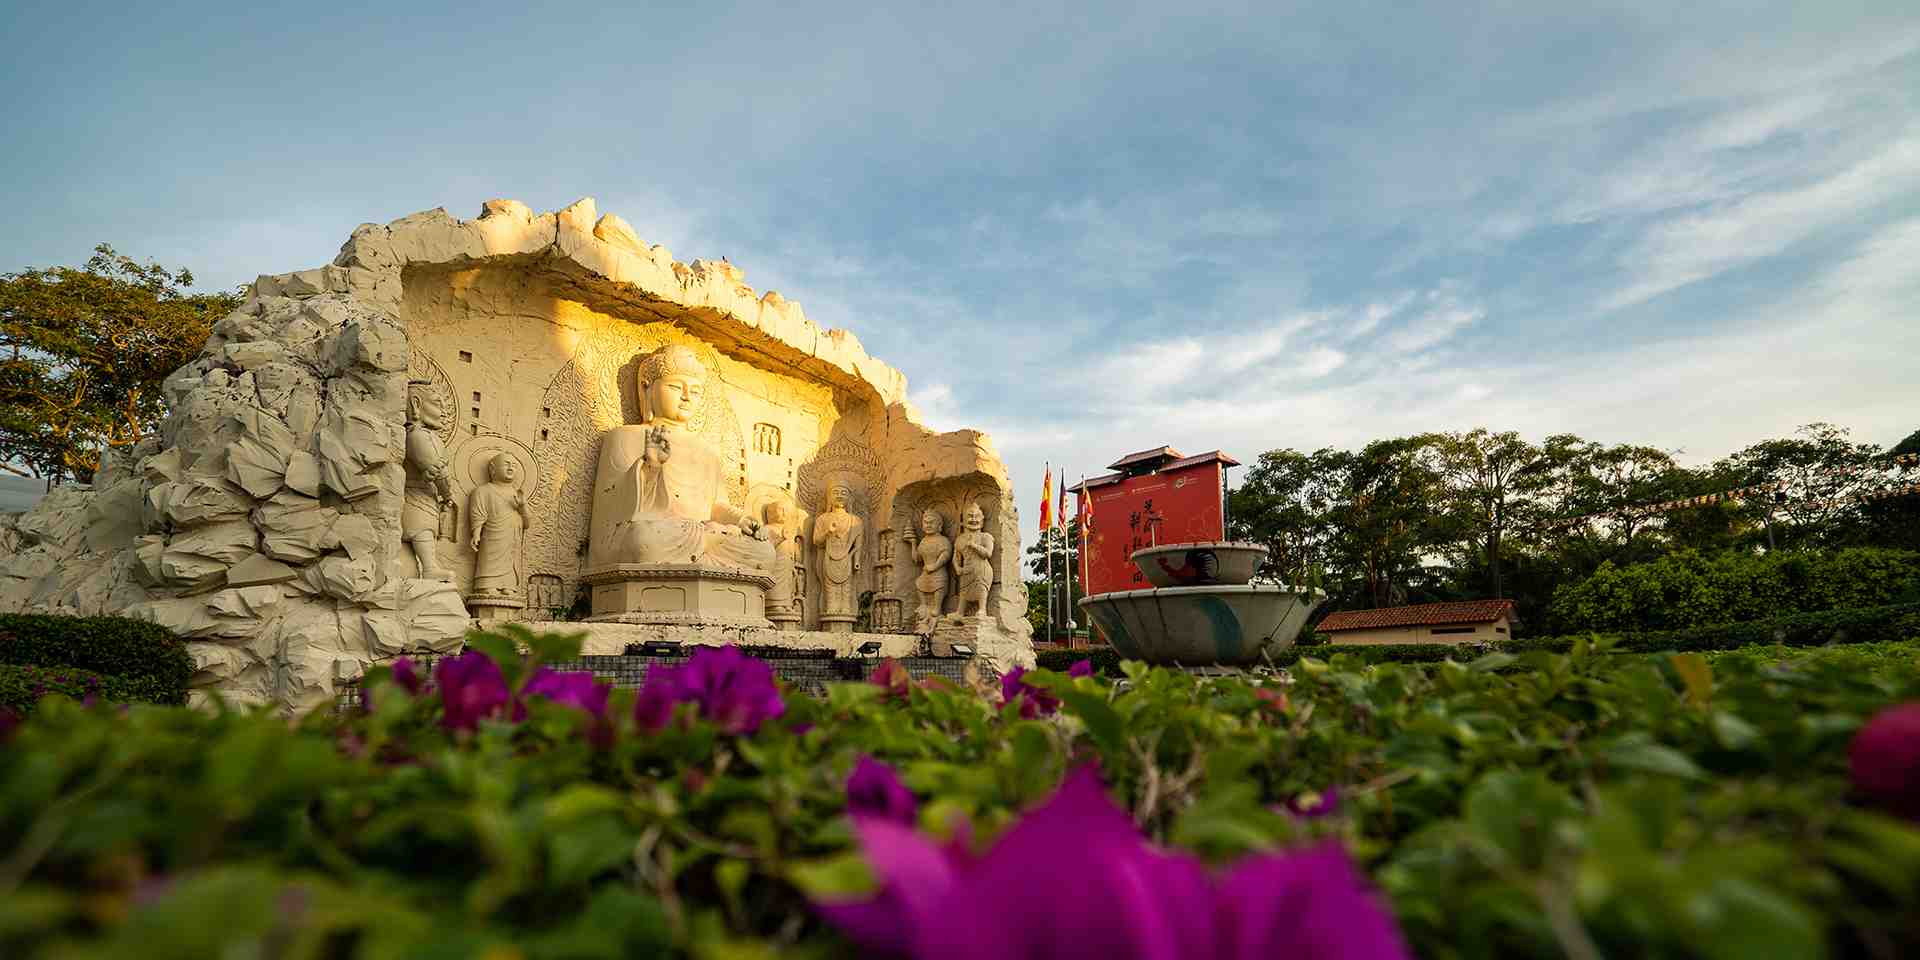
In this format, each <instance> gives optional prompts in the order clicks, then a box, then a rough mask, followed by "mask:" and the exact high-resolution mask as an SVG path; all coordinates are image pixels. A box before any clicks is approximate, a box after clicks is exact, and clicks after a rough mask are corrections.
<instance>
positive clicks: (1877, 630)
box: [1039, 603, 1920, 677]
mask: <svg viewBox="0 0 1920 960" xmlns="http://www.w3.org/2000/svg"><path fill="white" fill-rule="evenodd" d="M1600 635H1601V634H1589V635H1588V636H1600ZM1604 636H1608V637H1610V638H1612V639H1613V641H1614V646H1613V652H1615V653H1659V652H1662V651H1668V650H1672V651H1678V652H1683V653H1684V652H1691V651H1708V650H1737V649H1739V648H1741V647H1748V646H1754V645H1765V644H1780V645H1784V646H1789V647H1817V646H1821V645H1823V644H1828V643H1846V644H1854V643H1881V642H1891V641H1897V640H1914V639H1920V603H1895V604H1887V605H1885V606H1879V607H1865V608H1861V609H1854V610H1824V611H1819V612H1815V613H1796V614H1791V615H1789V616H1784V617H1775V618H1773V619H1771V620H1761V621H1757V622H1751V623H1722V624H1716V625H1714V626H1710V627H1693V628H1691V629H1687V630H1646V631H1640V632H1637V633H1609V634H1604ZM1576 639H1578V638H1577V637H1574V636H1564V637H1534V638H1531V639H1526V640H1505V641H1501V642H1499V643H1495V644H1490V645H1487V646H1478V645H1473V646H1469V645H1465V644H1451V643H1380V644H1344V643H1329V644H1316V645H1314V646H1310V647H1294V648H1292V649H1289V650H1287V651H1286V652H1285V653H1282V654H1280V655H1279V656H1277V657H1275V658H1274V665H1275V666H1281V667H1284V666H1287V665H1289V664H1292V663H1295V662H1298V661H1299V659H1300V658H1301V657H1313V658H1315V659H1318V660H1329V659H1332V658H1333V657H1336V656H1341V655H1346V656H1351V657H1357V658H1358V659H1360V660H1361V661H1363V662H1365V663H1389V662H1391V663H1438V662H1439V661H1442V660H1473V659H1476V658H1478V657H1480V656H1482V655H1484V654H1486V653H1488V652H1490V651H1499V652H1501V653H1527V652H1530V651H1534V650H1545V651H1547V652H1549V653H1566V652H1567V651H1569V650H1571V649H1573V643H1574V641H1575V640H1576ZM1076 660H1092V661H1093V667H1094V670H1096V671H1097V672H1099V673H1101V674H1103V675H1106V676H1111V677H1118V676H1121V672H1120V657H1119V655H1118V654H1115V653H1114V652H1113V648H1111V647H1104V648H1101V649H1098V650H1073V651H1054V652H1049V653H1043V654H1040V656H1039V661H1040V666H1042V667H1045V668H1046V669H1048V670H1060V671H1065V670H1066V669H1067V668H1068V667H1070V666H1072V665H1073V663H1074V661H1076Z"/></svg>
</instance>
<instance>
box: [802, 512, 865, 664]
mask: <svg viewBox="0 0 1920 960" xmlns="http://www.w3.org/2000/svg"><path fill="white" fill-rule="evenodd" d="M860 531H861V522H860V518H859V517H856V516H854V515H853V514H851V513H848V512H847V485H846V483H844V482H842V481H839V480H835V481H834V482H833V483H831V484H829V485H828V486H827V512H826V513H823V514H821V515H820V516H819V518H818V519H816V520H814V521H813V549H814V553H815V557H816V562H815V564H814V569H816V570H818V571H820V623H821V625H822V626H823V627H824V628H825V629H827V630H832V631H835V632H840V633H844V632H846V631H848V630H850V629H852V624H853V621H854V620H855V619H856V614H855V612H854V603H855V601H854V590H853V577H854V574H856V573H859V572H860Z"/></svg>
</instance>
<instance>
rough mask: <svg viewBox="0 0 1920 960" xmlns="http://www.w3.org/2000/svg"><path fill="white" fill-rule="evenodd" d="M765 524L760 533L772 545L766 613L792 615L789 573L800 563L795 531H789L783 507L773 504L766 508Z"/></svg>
mask: <svg viewBox="0 0 1920 960" xmlns="http://www.w3.org/2000/svg"><path fill="white" fill-rule="evenodd" d="M766 513H767V520H766V522H765V523H764V524H761V526H760V529H761V530H764V531H766V534H767V542H768V543H771V544H773V553H774V557H775V559H774V564H773V569H772V570H770V571H768V572H769V573H771V574H772V575H773V589H771V590H768V591H767V613H768V615H769V616H771V615H775V614H794V613H798V612H799V611H798V610H795V609H794V601H795V599H796V598H795V597H794V595H793V580H794V577H793V570H794V567H796V566H798V565H799V562H800V542H799V537H797V536H795V534H797V533H798V532H799V531H797V530H794V529H792V524H791V522H790V521H789V519H788V516H789V511H788V509H787V505H786V504H785V503H784V502H782V501H779V500H775V501H773V502H771V503H769V504H767V507H766Z"/></svg>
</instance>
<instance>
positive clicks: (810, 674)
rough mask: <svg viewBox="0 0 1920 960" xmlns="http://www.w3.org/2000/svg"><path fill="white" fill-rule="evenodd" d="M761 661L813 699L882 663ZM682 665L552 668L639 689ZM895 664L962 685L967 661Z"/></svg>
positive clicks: (595, 663) (589, 663)
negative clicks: (659, 672)
mask: <svg viewBox="0 0 1920 960" xmlns="http://www.w3.org/2000/svg"><path fill="white" fill-rule="evenodd" d="M762 659H763V660H764V661H765V662H766V664H767V665H768V666H771V667H772V668H773V672H774V674H775V675H776V676H778V677H779V678H780V679H781V680H782V681H783V682H785V683H786V684H787V686H789V687H791V688H794V689H797V690H803V691H805V692H807V693H810V694H814V695H816V696H820V695H824V694H825V693H826V692H827V684H829V683H847V682H852V681H859V680H865V679H867V678H868V677H870V676H872V675H873V671H874V670H876V669H878V668H879V666H880V664H881V663H882V662H883V661H882V660H881V659H880V658H878V657H873V658H852V657H849V658H834V659H828V658H825V657H807V658H798V657H765V658H762ZM685 662H687V658H686V657H646V656H640V655H637V654H633V655H627V656H619V657H581V658H580V659H578V660H562V661H556V662H554V663H553V664H552V665H551V666H552V667H553V669H555V670H591V671H593V674H594V675H595V676H597V677H599V678H601V679H602V680H607V681H610V682H611V683H612V684H613V685H614V686H616V687H638V686H640V685H641V683H643V682H644V681H645V680H646V678H647V667H648V666H649V665H651V664H655V663H661V664H681V663H685ZM898 662H899V663H900V665H901V666H904V667H906V668H907V675H908V676H910V677H912V678H913V679H915V680H923V679H926V678H927V677H944V678H946V679H948V680H951V681H953V682H954V683H956V684H961V683H964V682H965V679H964V677H963V675H962V673H961V671H962V670H963V669H964V668H965V666H966V664H967V662H968V661H967V658H965V657H901V658H899V661H898Z"/></svg>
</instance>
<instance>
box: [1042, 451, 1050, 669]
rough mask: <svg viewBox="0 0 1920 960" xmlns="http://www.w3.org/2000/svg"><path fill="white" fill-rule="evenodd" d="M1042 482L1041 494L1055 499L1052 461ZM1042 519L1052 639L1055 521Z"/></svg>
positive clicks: (1048, 627)
mask: <svg viewBox="0 0 1920 960" xmlns="http://www.w3.org/2000/svg"><path fill="white" fill-rule="evenodd" d="M1040 482H1041V483H1043V484H1045V485H1046V489H1044V490H1042V491H1041V493H1040V496H1042V497H1043V498H1045V499H1047V500H1052V499H1053V464H1052V462H1048V464H1047V472H1046V474H1045V475H1044V476H1043V477H1041V480H1040ZM1040 512H1041V513H1042V514H1047V513H1049V512H1050V511H1048V510H1042V511H1040ZM1040 521H1041V522H1040V545H1041V546H1042V547H1043V548H1045V550H1046V553H1047V640H1049V641H1051V640H1052V639H1053V541H1052V540H1051V539H1049V538H1048V537H1047V530H1048V529H1049V524H1051V523H1052V522H1053V518H1052V517H1050V516H1042V517H1041V518H1040Z"/></svg>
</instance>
